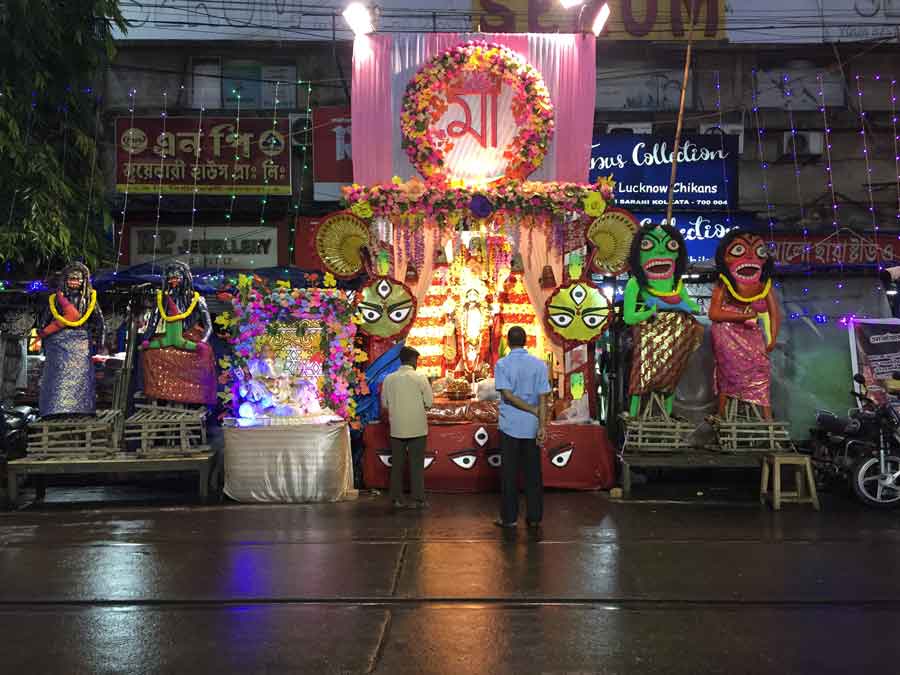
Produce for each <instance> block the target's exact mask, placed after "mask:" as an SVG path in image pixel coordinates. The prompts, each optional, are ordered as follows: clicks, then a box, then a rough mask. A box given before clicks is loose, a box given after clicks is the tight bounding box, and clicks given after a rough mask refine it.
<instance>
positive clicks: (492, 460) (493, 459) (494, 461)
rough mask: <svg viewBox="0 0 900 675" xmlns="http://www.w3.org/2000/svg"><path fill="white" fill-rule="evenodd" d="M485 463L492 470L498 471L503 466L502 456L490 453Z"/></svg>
mask: <svg viewBox="0 0 900 675" xmlns="http://www.w3.org/2000/svg"><path fill="white" fill-rule="evenodd" d="M487 463H488V466H489V467H491V468H492V469H499V468H500V467H501V466H503V455H501V454H500V453H499V452H490V453H488V456H487Z"/></svg>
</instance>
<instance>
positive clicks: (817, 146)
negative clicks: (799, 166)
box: [781, 131, 825, 157]
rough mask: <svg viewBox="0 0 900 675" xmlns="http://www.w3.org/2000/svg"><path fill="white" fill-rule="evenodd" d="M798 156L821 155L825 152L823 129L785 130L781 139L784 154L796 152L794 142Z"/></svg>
mask: <svg viewBox="0 0 900 675" xmlns="http://www.w3.org/2000/svg"><path fill="white" fill-rule="evenodd" d="M795 142H796V151H797V156H798V157H820V156H821V155H822V154H823V153H824V152H825V134H823V133H822V132H821V131H798V132H796V135H795V133H794V132H792V131H785V132H784V134H782V139H781V151H782V154H784V155H793V154H794V143H795Z"/></svg>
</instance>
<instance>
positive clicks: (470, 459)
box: [450, 450, 478, 471]
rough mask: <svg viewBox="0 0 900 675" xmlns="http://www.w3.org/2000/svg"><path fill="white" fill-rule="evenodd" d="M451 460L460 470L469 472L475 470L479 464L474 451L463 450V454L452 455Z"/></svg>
mask: <svg viewBox="0 0 900 675" xmlns="http://www.w3.org/2000/svg"><path fill="white" fill-rule="evenodd" d="M450 460H451V461H452V462H453V463H454V464H456V466H458V467H459V468H460V469H464V470H466V471H469V470H470V469H473V468H474V467H475V464H476V463H477V462H478V455H476V454H475V452H474V451H473V450H463V451H462V452H457V453H455V454H453V455H450Z"/></svg>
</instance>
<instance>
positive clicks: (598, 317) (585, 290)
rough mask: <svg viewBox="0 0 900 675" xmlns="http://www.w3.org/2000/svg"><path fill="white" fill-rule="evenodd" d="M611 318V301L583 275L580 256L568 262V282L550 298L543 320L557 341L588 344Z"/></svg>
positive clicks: (602, 331)
mask: <svg viewBox="0 0 900 675" xmlns="http://www.w3.org/2000/svg"><path fill="white" fill-rule="evenodd" d="M611 318H612V303H611V302H610V300H609V298H607V297H606V295H604V294H603V291H601V290H600V289H599V288H598V287H597V286H596V285H595V284H594V283H592V282H591V281H588V280H587V279H586V278H585V276H584V264H583V261H582V259H581V256H572V257H571V259H570V262H569V282H568V283H567V284H564V285H562V286H559V287H557V289H556V290H555V291H553V293H552V294H551V295H550V297H549V298H547V304H546V307H545V311H544V324H545V325H546V327H547V330H548V332H549V333H550V336H551V337H552V338H553V339H554V340H555V341H556V342H558V343H561V344H566V343H579V344H586V343H588V342H593V341H594V340H596V339H597V338H599V337H600V336H601V335H603V333H604V331H605V330H606V328H607V326H608V325H609V321H610V319H611Z"/></svg>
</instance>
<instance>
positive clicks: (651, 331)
mask: <svg viewBox="0 0 900 675" xmlns="http://www.w3.org/2000/svg"><path fill="white" fill-rule="evenodd" d="M687 261H688V257H687V247H686V246H685V243H684V239H683V238H682V236H681V234H680V233H679V232H678V230H676V229H675V228H673V227H670V226H669V225H646V226H644V227H642V228H641V229H640V230H638V232H637V234H635V236H634V240H633V241H632V243H631V254H630V256H629V265H630V268H631V275H632V276H631V278H630V279H629V280H628V284H627V285H626V286H625V303H624V318H625V323H627V324H628V325H629V326H633V329H632V330H633V337H634V348H633V352H632V361H631V377H630V380H629V386H628V394H629V396H630V397H631V407H630V412H631V415H632V417H637V416H638V414H639V413H640V409H641V399H642V397H644V396H645V395H647V394H651V393H661V394H663V396H664V397H665V405H666V412H667V413H669V414H671V412H672V402H673V400H674V398H675V388H676V387H677V386H678V381H679V380H680V379H681V375H682V374H683V373H684V369H685V367H686V366H687V363H688V359H689V358H690V356H691V354H692V353H693V352H694V351H696V349H697V348H698V347H699V346H700V343H701V341H702V340H703V327H702V326H700V325H699V324H698V323H697V321H696V320H695V319H694V317H693V316H691V315H692V314H696V313H699V311H700V308H699V307H698V306H697V304H696V303H695V302H694V301H693V300H692V299H691V298H690V297H689V296H688V294H687V291H685V289H684V283H683V282H682V280H681V277H682V275H683V274H684V271H685V269H686V268H687Z"/></svg>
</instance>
